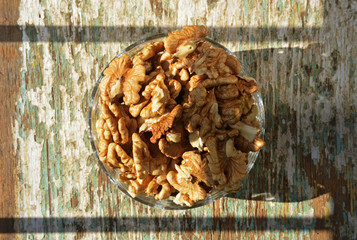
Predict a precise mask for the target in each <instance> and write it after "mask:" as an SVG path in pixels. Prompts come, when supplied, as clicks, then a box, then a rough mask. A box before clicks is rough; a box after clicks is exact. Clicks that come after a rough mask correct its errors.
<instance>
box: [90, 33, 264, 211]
mask: <svg viewBox="0 0 357 240" xmlns="http://www.w3.org/2000/svg"><path fill="white" fill-rule="evenodd" d="M166 36H167V34H161V33H160V34H155V35H152V36H150V37H147V38H144V39H142V40H140V41H137V42H135V43H133V44H131V45H129V46H128V47H126V48H125V49H123V50H122V51H121V52H120V53H119V54H118V55H116V56H115V57H114V58H113V59H112V60H111V61H113V60H114V59H115V58H117V57H120V56H121V55H122V54H124V53H128V52H130V51H132V50H133V49H135V48H136V47H138V46H140V45H141V44H143V43H149V42H151V41H158V40H160V39H162V38H164V37H166ZM204 40H206V41H209V42H210V43H212V44H213V45H214V46H215V47H220V48H222V49H223V50H225V51H226V52H227V53H229V54H231V55H232V56H234V57H236V55H235V54H233V53H232V52H231V51H230V50H228V49H227V48H226V47H224V46H223V45H221V44H219V43H217V42H215V41H213V40H211V39H209V38H205V39H204ZM142 47H144V46H142ZM140 49H141V47H140V48H139V49H138V50H140ZM135 53H137V52H135ZM135 53H134V54H135ZM236 58H237V57H236ZM237 59H238V58H237ZM111 61H110V62H111ZM238 61H239V62H240V63H241V67H242V72H241V73H240V74H239V75H240V76H249V74H248V72H247V69H246V67H245V66H244V64H243V63H242V61H240V60H239V59H238ZM110 62H109V63H110ZM109 63H108V64H107V66H106V67H105V68H104V69H103V70H102V72H101V74H100V76H99V78H98V80H97V82H96V84H95V86H94V88H93V90H92V94H91V97H90V101H89V108H88V110H89V112H88V124H89V139H90V142H91V146H92V149H93V151H94V155H95V158H96V159H97V162H98V163H99V165H100V167H101V169H102V170H103V171H104V172H105V173H106V175H107V176H108V178H109V180H110V181H111V182H112V183H113V184H114V185H115V186H117V187H118V188H119V189H120V190H121V191H122V192H123V193H124V194H125V195H127V196H128V197H130V198H132V199H134V200H136V201H138V202H140V203H142V204H145V205H148V206H151V207H155V208H159V209H165V210H185V209H193V208H197V207H201V206H204V205H207V204H210V203H213V202H214V201H216V200H219V199H220V198H222V197H224V196H226V195H227V194H228V193H226V192H222V191H216V195H214V196H212V195H211V196H210V195H209V196H208V197H207V198H206V199H204V200H202V201H199V202H196V203H195V204H194V205H193V206H192V207H189V206H181V205H177V204H174V203H166V202H167V201H168V200H161V201H157V200H155V199H154V198H153V197H151V196H145V195H142V196H137V197H133V196H131V195H130V194H129V193H128V191H127V190H126V189H125V187H124V186H122V185H121V184H123V185H124V183H121V184H120V183H119V181H118V180H116V179H115V178H114V177H113V176H112V174H110V173H109V171H108V170H107V168H106V167H105V166H104V164H103V163H102V161H100V159H99V155H98V151H97V146H96V144H95V139H94V137H93V130H94V131H96V129H95V128H94V129H93V121H92V115H93V110H94V107H96V106H95V105H94V104H95V99H96V95H97V94H98V88H99V84H100V82H101V80H102V78H103V76H104V75H103V72H104V70H105V69H106V68H107V67H108V66H109ZM253 97H254V100H255V104H256V105H257V107H258V120H259V122H260V124H261V129H262V131H261V134H260V136H261V137H262V136H263V135H264V132H265V128H264V127H265V114H264V113H265V111H264V104H263V100H262V97H261V94H260V92H259V90H258V91H257V92H255V93H254V94H253ZM97 103H98V102H97ZM94 126H95V122H94ZM259 152H260V151H258V152H255V153H249V154H250V155H249V157H251V158H252V161H249V162H248V165H247V175H248V173H249V171H250V170H251V169H252V167H253V165H254V163H255V161H256V159H257V157H258V155H259ZM251 155H252V156H251ZM170 201H172V200H170ZM165 203H166V204H165Z"/></svg>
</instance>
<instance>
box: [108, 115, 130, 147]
mask: <svg viewBox="0 0 357 240" xmlns="http://www.w3.org/2000/svg"><path fill="white" fill-rule="evenodd" d="M106 124H107V126H108V128H109V130H110V132H111V135H112V137H113V141H114V142H115V143H120V144H126V143H128V142H129V140H130V139H129V136H131V134H132V133H133V132H135V131H136V129H137V123H136V120H135V119H130V118H129V117H122V118H120V119H119V120H118V119H117V118H114V117H111V118H108V119H106Z"/></svg>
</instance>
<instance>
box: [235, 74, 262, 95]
mask: <svg viewBox="0 0 357 240" xmlns="http://www.w3.org/2000/svg"><path fill="white" fill-rule="evenodd" d="M237 88H238V89H239V90H240V91H241V92H242V91H245V92H246V93H249V94H252V93H254V92H256V91H257V90H258V86H256V85H255V80H254V79H252V78H248V77H245V76H243V77H238V82H237Z"/></svg>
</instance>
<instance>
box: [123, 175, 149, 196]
mask: <svg viewBox="0 0 357 240" xmlns="http://www.w3.org/2000/svg"><path fill="white" fill-rule="evenodd" d="M152 179H153V176H150V175H147V176H146V177H145V178H143V179H136V180H130V183H129V188H128V193H129V194H130V195H131V196H133V197H136V196H137V195H138V194H139V193H141V192H143V191H145V189H146V188H147V186H148V184H149V183H150V181H151V180H152Z"/></svg>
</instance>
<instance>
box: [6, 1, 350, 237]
mask: <svg viewBox="0 0 357 240" xmlns="http://www.w3.org/2000/svg"><path fill="white" fill-rule="evenodd" d="M19 12H20V14H19V19H18V20H17V24H18V25H21V26H23V28H22V40H23V42H21V44H20V49H19V50H20V52H19V58H21V59H22V63H21V66H19V67H18V71H19V72H18V74H19V76H20V77H19V80H18V81H19V87H18V90H17V91H16V93H17V96H16V111H15V115H14V117H13V120H12V137H13V139H12V143H11V144H12V148H13V149H14V154H16V159H17V170H16V184H15V186H16V189H15V192H16V197H15V198H16V202H15V205H16V209H15V212H16V214H15V216H14V217H16V218H17V221H15V224H16V227H17V229H18V231H19V232H28V233H22V234H18V235H17V237H18V238H19V239H41V238H43V237H44V238H46V237H45V234H46V233H48V232H55V233H56V234H53V235H52V236H51V237H50V238H52V237H53V238H55V239H62V238H68V239H72V238H76V239H99V238H104V239H107V238H108V239H109V238H110V239H112V238H119V239H121V238H123V239H176V238H177V237H178V238H180V239H201V238H205V239H226V238H227V239H250V238H255V239H283V238H287V239H305V238H312V239H332V238H346V239H354V238H356V237H357V227H356V226H357V212H356V205H357V200H356V183H357V178H356V176H357V168H356V161H355V159H356V156H357V152H356V149H357V145H356V143H357V115H356V112H357V111H356V110H357V109H356V108H357V85H356V78H357V76H356V71H355V69H356V61H357V53H356V48H355V47H354V46H355V45H356V43H357V39H356V36H357V34H356V28H355V27H354V26H355V25H356V23H357V20H356V16H357V14H356V4H355V3H354V2H353V1H347V0H343V1H338V2H336V3H335V2H333V1H329V2H327V1H326V2H323V1H308V0H306V1H303V0H298V1H275V2H271V1H263V2H262V4H260V5H259V4H256V3H255V1H250V0H247V1H239V2H234V1H212V0H209V1H208V0H207V1H201V0H197V1H185V0H180V1H168V0H150V1H141V2H139V1H132V0H128V1H105V2H104V1H103V2H101V3H98V2H97V1H92V0H86V1H69V0H65V1H55V0H41V1H26V0H22V1H21V3H20V5H19ZM187 24H204V25H207V26H209V27H210V28H211V29H212V32H211V34H210V37H211V38H213V39H215V40H216V41H218V42H220V43H222V44H223V45H225V46H226V47H228V48H229V49H230V50H231V51H233V52H235V54H236V55H237V56H238V58H239V59H241V60H242V62H243V63H244V64H245V65H246V66H247V68H248V71H249V72H250V73H251V74H252V76H253V77H255V78H256V79H257V81H258V84H259V86H260V87H261V92H262V95H263V99H264V104H265V107H266V135H265V140H266V146H265V148H264V150H263V151H262V152H261V154H260V157H259V158H258V160H257V162H256V164H255V166H254V167H253V169H252V171H251V172H250V174H249V176H248V178H247V179H246V180H245V181H244V186H243V188H242V190H241V191H240V192H239V193H237V194H235V195H231V196H228V197H225V198H223V199H220V200H218V201H216V202H215V203H213V204H210V205H208V206H204V207H201V208H197V209H192V210H187V211H163V210H158V209H154V208H150V207H146V206H144V205H142V204H140V203H137V202H134V201H132V200H131V199H130V198H128V197H126V196H125V195H124V194H122V193H121V192H120V191H119V190H118V189H116V188H115V187H114V185H113V184H111V183H110V182H109V181H108V179H107V177H106V175H105V174H104V173H103V172H102V171H101V170H100V168H99V166H98V165H97V163H96V161H95V159H94V158H93V155H92V149H91V148H90V144H89V132H88V127H87V119H86V118H87V111H88V101H89V97H90V95H91V89H92V88H93V86H94V84H95V82H96V79H97V78H98V76H99V74H100V72H101V71H102V70H103V69H104V67H105V66H106V65H107V63H108V62H109V61H110V60H111V59H112V58H113V57H114V56H115V55H116V54H117V53H118V52H119V51H120V50H121V49H123V48H124V47H126V46H128V45H129V44H131V43H133V42H135V41H136V40H138V39H142V38H144V37H146V36H149V35H151V34H154V33H158V32H160V31H166V30H169V29H174V28H176V27H178V26H183V25H187ZM29 25H32V26H35V27H26V26H29ZM46 26H51V27H52V28H51V29H50V28H47V27H46ZM56 26H64V27H61V28H56ZM66 26H68V27H66ZM78 26H84V27H83V32H78V31H77V30H75V27H78ZM93 26H101V28H91V27H93ZM116 26H121V27H120V28H116ZM123 26H124V27H123ZM54 29H55V30H56V31H63V32H56V34H55V30H54ZM89 32H90V34H95V35H99V36H101V37H100V38H96V39H101V40H104V39H107V40H108V41H107V42H105V41H100V42H99V41H88V42H86V41H83V42H81V41H80V39H84V40H85V39H89V37H88V36H87V35H88V34H89ZM113 32H114V33H115V35H118V36H116V37H115V39H116V41H113V40H111V37H113ZM86 36H87V37H86ZM62 38H69V39H76V41H63V39H62ZM46 39H51V41H46ZM56 39H57V40H56ZM61 39H62V40H61ZM78 39H79V40H78ZM6 49H7V50H2V51H0V53H1V52H5V51H7V52H9V51H10V52H11V51H12V50H11V49H10V48H6ZM9 49H10V50H9ZM2 74H3V73H2ZM0 150H1V149H0ZM26 217H31V218H36V219H39V220H38V221H40V222H41V221H42V222H41V223H43V224H38V223H36V220H35V219H33V220H31V219H28V220H26V219H24V220H23V221H22V220H21V219H22V218H26ZM51 217H54V218H58V219H60V220H59V221H55V219H51ZM103 217H109V218H110V219H109V220H106V219H104V218H103ZM72 218H75V219H74V220H73V219H72ZM82 218H83V219H82ZM41 219H42V220H41ZM61 219H62V220H61ZM71 219H72V220H71ZM76 219H77V220H76ZM149 219H152V221H151V220H149ZM65 220H66V221H65ZM146 220H147V221H146ZM71 221H72V222H71ZM73 221H74V222H73ZM72 223H73V224H72ZM124 224H125V228H124V227H123V225H124ZM63 232H65V234H62V233H63ZM66 232H67V233H66Z"/></svg>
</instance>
